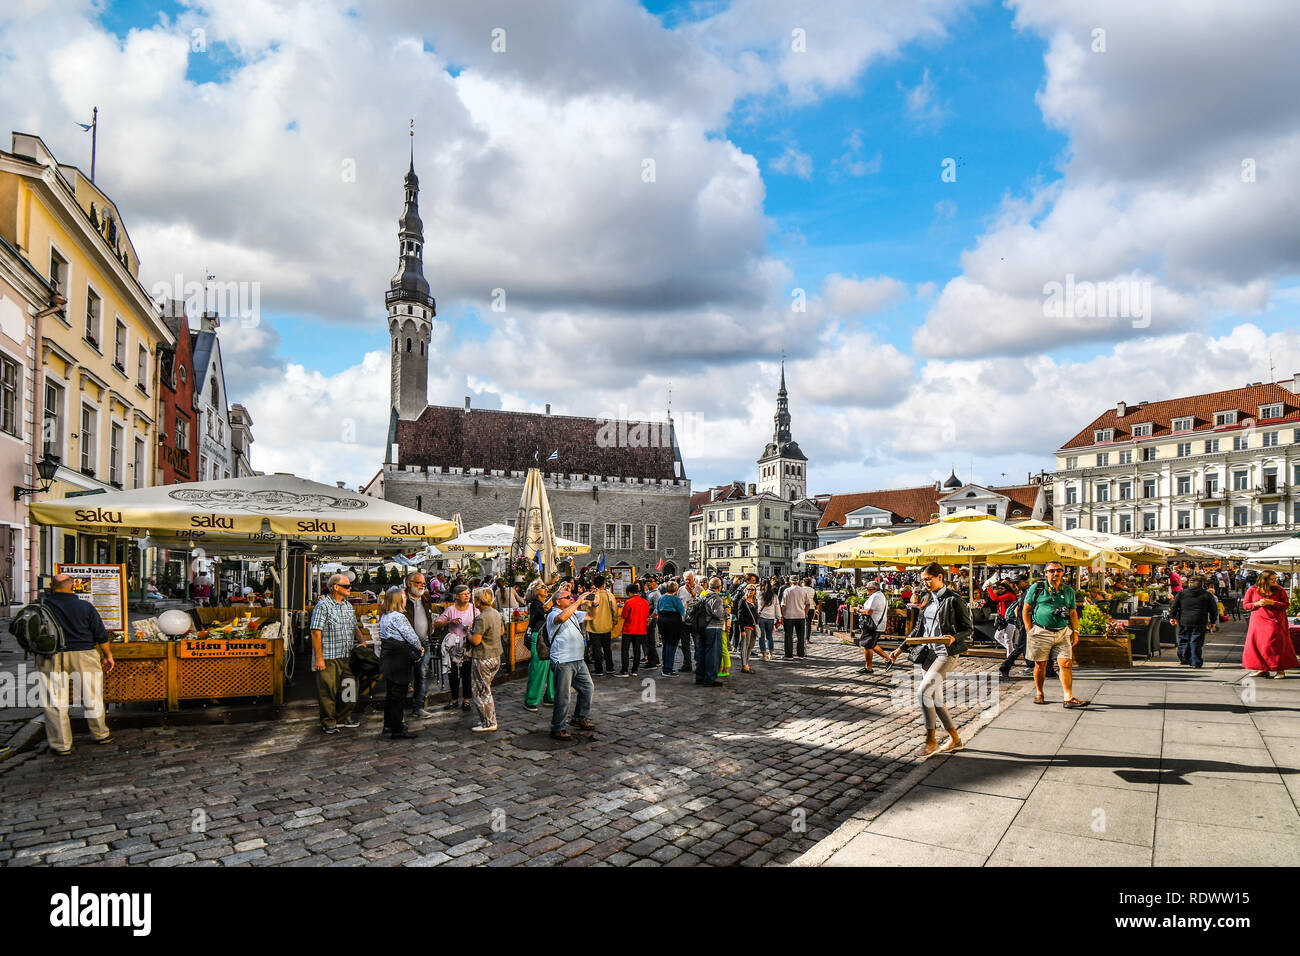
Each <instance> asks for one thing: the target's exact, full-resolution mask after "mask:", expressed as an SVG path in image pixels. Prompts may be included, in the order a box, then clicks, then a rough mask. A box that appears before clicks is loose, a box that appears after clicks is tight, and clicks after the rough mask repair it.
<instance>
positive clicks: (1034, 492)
mask: <svg viewBox="0 0 1300 956" xmlns="http://www.w3.org/2000/svg"><path fill="white" fill-rule="evenodd" d="M1039 487H1040V486H1039V485H1011V486H1008V487H1006V488H990V489H989V491H996V492H997V493H998V494H1000V495H1006V496H1007V497H1008V498H1010V499H1011V501H1012V505H1011V508H1012V510H1013V511H1014V510H1015V507H1016V505H1019V506H1020V507H1021V508H1023V509H1024V511H1025V513H1024V517H1026V518H1028V517H1029V516H1030V515H1032V514H1033V513H1034V506H1035V505H1036V504H1038V491H1039Z"/></svg>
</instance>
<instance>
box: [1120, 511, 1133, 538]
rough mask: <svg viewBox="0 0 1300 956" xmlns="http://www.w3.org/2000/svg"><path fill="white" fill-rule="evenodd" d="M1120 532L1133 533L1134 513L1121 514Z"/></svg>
mask: <svg viewBox="0 0 1300 956" xmlns="http://www.w3.org/2000/svg"><path fill="white" fill-rule="evenodd" d="M1119 533H1120V534H1132V533H1133V516H1132V515H1120V516H1119Z"/></svg>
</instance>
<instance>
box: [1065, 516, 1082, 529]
mask: <svg viewBox="0 0 1300 956" xmlns="http://www.w3.org/2000/svg"><path fill="white" fill-rule="evenodd" d="M1078 527H1079V519H1078V518H1066V519H1065V530H1066V531H1076V530H1078Z"/></svg>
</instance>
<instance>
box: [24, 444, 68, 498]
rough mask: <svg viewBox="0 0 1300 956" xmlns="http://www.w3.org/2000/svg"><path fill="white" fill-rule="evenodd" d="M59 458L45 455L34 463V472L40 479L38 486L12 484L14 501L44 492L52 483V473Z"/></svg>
mask: <svg viewBox="0 0 1300 956" xmlns="http://www.w3.org/2000/svg"><path fill="white" fill-rule="evenodd" d="M59 464H60V459H59V457H58V456H57V455H48V454H47V455H46V456H45V457H44V458H42V459H41V460H40V461H38V462H37V463H36V474H37V475H38V476H39V477H40V479H41V486H40V487H39V488H24V487H23V486H22V485H14V501H22V500H23V498H24V497H25V496H26V495H38V494H44V493H45V492H47V491H49V490H50V485H52V484H54V474H55V472H57V471H58V470H59Z"/></svg>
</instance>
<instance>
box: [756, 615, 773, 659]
mask: <svg viewBox="0 0 1300 956" xmlns="http://www.w3.org/2000/svg"><path fill="white" fill-rule="evenodd" d="M775 631H776V621H775V620H774V619H773V618H770V617H760V618H759V619H758V652H759V653H760V654H764V653H769V652H770V653H773V654H775V653H776V637H775V636H774V632H775Z"/></svg>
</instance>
